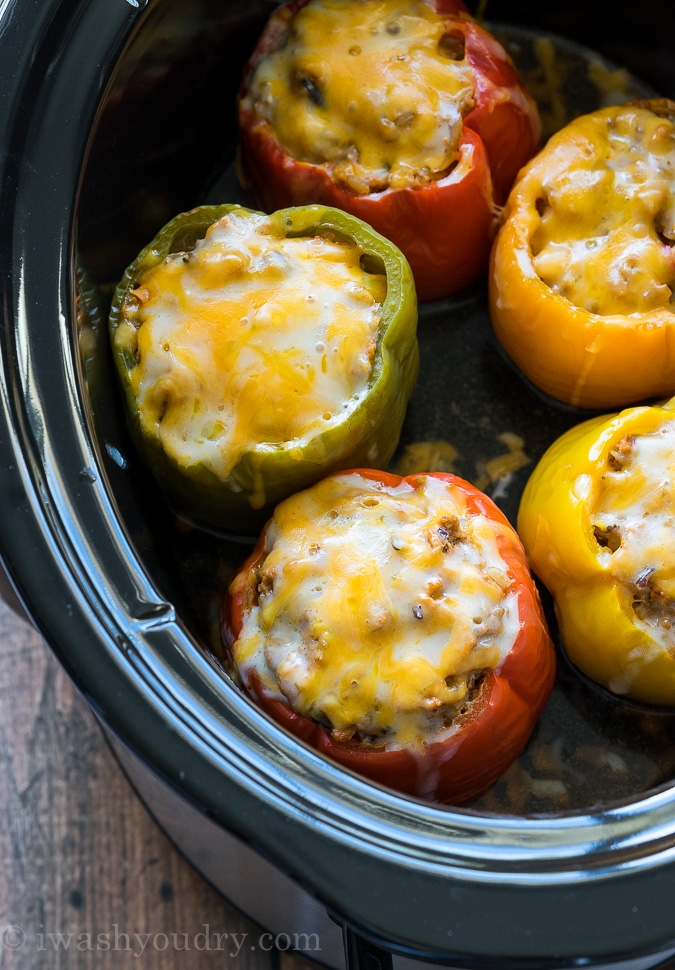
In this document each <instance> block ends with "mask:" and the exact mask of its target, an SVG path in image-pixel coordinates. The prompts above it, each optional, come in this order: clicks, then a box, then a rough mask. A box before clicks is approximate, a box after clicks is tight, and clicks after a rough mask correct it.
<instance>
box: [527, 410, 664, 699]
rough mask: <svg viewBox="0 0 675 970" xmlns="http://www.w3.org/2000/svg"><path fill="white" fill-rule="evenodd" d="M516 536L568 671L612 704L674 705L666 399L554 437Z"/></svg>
mask: <svg viewBox="0 0 675 970" xmlns="http://www.w3.org/2000/svg"><path fill="white" fill-rule="evenodd" d="M518 531H519V533H520V536H521V539H522V541H523V545H524V546H525V551H526V552H527V555H528V558H529V560H530V564H531V566H532V568H533V570H534V571H535V572H536V573H537V574H538V575H539V576H540V577H541V579H542V580H543V581H544V583H545V584H546V586H547V587H548V588H549V590H550V591H551V593H552V594H553V597H554V600H555V608H556V613H557V615H558V621H559V623H560V631H561V636H562V640H563V643H564V645H565V648H566V650H567V653H568V656H569V658H570V660H571V661H572V662H573V663H574V664H576V665H577V666H578V667H580V668H581V670H583V671H584V672H585V673H586V674H588V676H589V677H591V678H593V680H595V681H597V682H598V683H599V684H602V685H603V686H604V687H606V688H608V689H609V690H610V691H613V692H614V693H616V694H620V695H624V696H627V697H630V698H633V699H635V700H639V701H645V702H647V703H651V704H661V705H675V398H673V399H672V400H670V401H669V402H668V403H666V404H664V405H662V406H657V407H633V408H629V409H628V410H625V411H622V412H621V413H620V414H618V415H615V416H611V415H610V416H607V415H605V416H604V417H599V418H593V419H591V420H590V421H586V422H584V423H583V424H580V425H578V426H577V427H575V428H572V430H570V431H568V432H567V433H566V434H564V435H563V436H562V437H561V438H559V439H558V440H557V441H556V442H555V443H554V444H553V445H552V446H551V447H550V448H549V450H548V451H547V452H546V454H545V455H544V456H543V458H542V459H541V461H540V462H539V464H538V465H537V467H536V469H535V470H534V472H533V474H532V476H531V478H530V480H529V482H528V484H527V487H526V489H525V492H524V494H523V498H522V502H521V506H520V512H519V516H518Z"/></svg>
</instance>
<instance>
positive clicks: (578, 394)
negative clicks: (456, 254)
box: [490, 99, 675, 408]
mask: <svg viewBox="0 0 675 970" xmlns="http://www.w3.org/2000/svg"><path fill="white" fill-rule="evenodd" d="M674 159H675V102H672V101H667V100H665V99H655V100H652V101H638V102H634V103H632V104H627V105H623V106H620V107H612V108H604V109H602V110H601V111H596V112H594V113H593V114H590V115H585V116H584V117H581V118H577V119H576V120H575V121H572V122H571V124H569V125H567V127H566V128H563V129H562V131H560V132H558V133H557V134H556V135H554V136H553V137H552V138H551V139H550V141H549V142H548V144H547V145H546V147H545V148H544V149H543V151H541V152H540V153H539V154H538V155H537V156H536V157H535V158H534V159H533V160H532V161H531V162H530V164H529V165H528V166H527V167H526V168H525V170H524V171H523V172H522V173H521V175H520V177H519V178H518V181H517V182H516V184H515V186H514V188H513V191H512V192H511V195H510V197H509V200H508V203H507V206H506V210H505V222H504V225H503V226H502V228H501V230H500V232H499V235H498V236H497V239H496V241H495V245H494V249H493V254H492V265H491V272H490V312H491V315H492V321H493V324H494V327H495V331H496V333H497V337H498V338H499V340H500V341H501V343H502V345H503V347H504V348H505V350H506V351H507V353H508V354H509V355H510V357H511V358H512V359H513V360H514V361H515V363H516V364H517V365H518V367H519V368H520V369H521V370H522V372H523V373H524V374H525V375H526V376H527V377H528V378H529V379H530V380H531V381H533V382H534V384H536V385H537V386H538V387H539V388H541V389H542V390H543V391H545V392H546V393H547V394H550V395H552V396H553V397H555V398H558V399H559V400H561V401H564V402H566V403H567V404H572V405H575V406H579V407H585V408H607V407H618V406H621V405H626V404H633V403H635V402H637V401H641V400H644V399H645V398H649V397H662V396H664V395H670V394H673V393H674V392H675V302H674V298H673V293H674V292H675V163H674Z"/></svg>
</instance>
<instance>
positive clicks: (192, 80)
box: [0, 0, 675, 968]
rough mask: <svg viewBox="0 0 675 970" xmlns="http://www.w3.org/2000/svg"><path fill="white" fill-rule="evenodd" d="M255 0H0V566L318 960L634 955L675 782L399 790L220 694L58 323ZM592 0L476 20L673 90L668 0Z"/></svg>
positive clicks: (154, 789) (193, 181)
mask: <svg viewBox="0 0 675 970" xmlns="http://www.w3.org/2000/svg"><path fill="white" fill-rule="evenodd" d="M271 6H272V4H271V3H268V2H263V0H230V2H226V0H194V2H192V3H191V4H185V3H184V2H179V0H148V2H144V0H89V2H87V3H82V2H79V0H41V2H39V3H26V2H21V0H4V2H0V146H1V147H2V154H1V156H0V193H1V194H0V259H1V260H2V281H3V284H2V285H3V300H2V313H3V341H2V409H1V410H2V413H1V417H0V449H1V454H2V463H1V467H0V495H1V496H2V509H3V513H2V525H1V529H0V531H1V552H2V557H3V560H4V561H5V563H6V565H7V567H8V569H9V571H10V573H11V576H12V578H13V580H14V583H15V585H16V588H17V590H18V592H19V594H20V596H21V599H22V601H23V603H24V604H25V606H26V608H27V611H28V612H29V614H30V616H31V617H32V619H33V621H34V622H35V624H36V625H37V626H38V628H39V629H40V630H41V632H42V633H43V634H44V636H45V637H46V639H47V640H48V641H49V643H50V644H51V645H52V647H53V649H54V651H55V652H56V654H57V655H58V657H59V658H60V660H61V662H62V663H63V664H64V666H65V667H66V669H67V671H68V672H69V673H70V675H71V676H72V678H73V679H74V681H75V682H76V683H77V684H78V685H79V687H80V689H81V690H82V691H83V692H84V694H85V696H86V697H87V699H88V700H89V702H90V703H91V705H92V707H93V708H94V710H95V711H96V713H97V714H98V715H99V716H100V718H101V719H102V721H103V722H104V724H105V725H106V726H107V729H108V730H109V731H110V732H111V734H112V735H113V736H114V737H115V739H116V741H115V744H116V748H117V750H118V752H119V754H120V757H121V758H122V760H123V762H124V763H125V765H126V767H127V770H128V771H129V773H130V775H131V776H132V778H133V780H134V781H135V783H136V785H137V787H138V789H139V790H140V791H141V793H142V794H143V795H144V797H145V798H146V800H147V802H148V804H149V805H150V807H151V808H152V810H153V811H154V812H155V814H156V816H157V817H158V819H159V820H160V822H161V823H162V824H163V826H164V827H165V828H166V829H167V831H168V832H169V834H170V835H172V837H173V838H174V839H175V841H176V842H177V844H178V845H179V846H180V847H181V848H183V849H184V851H186V853H187V854H188V856H189V857H191V858H192V859H193V861H195V863H196V864H197V865H198V867H199V868H201V870H202V871H203V872H205V874H206V875H207V876H208V877H209V878H210V879H211V881H212V882H213V883H214V884H215V885H216V886H217V887H219V888H220V889H222V890H223V891H224V892H225V893H226V895H228V896H230V898H232V900H233V902H235V903H236V904H238V905H239V906H240V907H241V908H242V909H244V910H245V911H246V912H248V913H249V914H250V915H251V916H253V917H254V918H255V919H257V920H258V921H260V922H262V923H264V924H265V925H267V926H269V928H270V929H272V930H273V931H274V932H299V933H312V932H319V933H320V934H321V939H322V952H321V953H320V954H314V955H315V956H317V955H318V956H319V957H320V958H321V959H323V960H325V961H326V962H328V963H331V964H332V965H334V966H340V965H341V964H342V960H343V957H342V953H341V949H340V940H341V937H340V933H341V931H340V928H339V926H338V923H343V924H344V925H346V926H347V927H348V929H349V932H348V933H347V939H348V942H350V948H349V958H350V961H353V960H356V959H358V958H359V956H360V957H361V958H364V955H365V958H368V959H370V960H371V965H372V961H373V960H376V957H377V951H376V947H377V946H378V945H380V946H381V947H382V948H383V949H385V950H387V949H388V950H392V951H394V952H395V953H396V954H397V956H396V961H397V962H398V961H400V962H401V965H403V963H404V962H407V961H408V960H409V959H413V958H423V959H426V960H432V961H438V962H444V963H446V964H451V965H453V966H457V967H488V966H497V965H498V966H499V967H501V968H508V967H514V968H515V967H518V968H525V967H532V968H534V967H537V968H546V967H558V966H573V965H588V964H602V965H606V964H614V963H620V964H622V965H624V964H625V965H626V966H632V967H635V968H638V967H648V966H653V965H655V964H656V963H658V962H660V961H661V960H663V959H664V958H665V957H666V955H667V954H668V953H672V952H673V951H675V906H673V898H674V894H675V788H674V787H672V786H666V787H663V788H661V789H659V790H656V791H653V792H651V793H650V794H649V795H648V796H647V797H643V798H640V799H637V800H632V801H630V802H628V803H625V804H614V805H608V806H607V807H606V808H604V809H603V810H602V811H599V812H595V813H593V814H587V815H580V814H567V815H559V816H550V817H545V818H512V817H496V816H486V815H480V814H478V813H475V812H472V811H470V810H453V809H446V808H442V807H438V806H434V805H427V804H421V803H417V802H415V801H412V800H409V799H405V798H402V797H398V796H396V795H395V794H392V793H390V792H387V791H384V790H379V789H378V788H376V787H373V786H371V785H368V784H366V783H365V782H363V781H361V780H359V779H358V778H356V777H352V776H351V775H349V774H347V773H345V772H343V771H341V770H339V769H338V768H337V767H335V766H334V765H332V764H330V763H328V762H326V761H325V760H323V759H322V758H321V757H319V756H318V755H316V754H315V753H313V752H312V751H310V750H308V749H306V748H304V747H303V746H302V745H301V744H300V743H298V742H296V741H295V740H293V739H292V738H290V737H288V736H287V735H286V734H285V733H284V732H283V731H281V730H280V729H279V728H277V727H276V726H275V725H274V724H272V723H270V722H269V721H268V720H267V719H266V718H265V716H264V715H262V714H261V713H260V712H258V711H257V710H256V709H255V708H254V707H252V706H251V705H250V704H249V703H248V702H247V701H246V700H245V699H244V698H243V697H242V696H241V695H240V694H239V693H237V692H236V691H235V690H227V689H223V687H224V684H223V674H222V672H221V671H220V670H219V669H218V667H217V665H216V664H214V662H213V661H212V660H211V659H210V658H209V656H208V654H207V653H206V652H205V651H204V650H203V648H202V646H201V645H200V644H199V643H198V642H197V641H196V640H195V639H194V637H193V636H192V635H191V633H190V632H189V630H188V628H187V627H186V626H185V624H184V622H183V621H182V619H181V615H182V610H181V603H182V593H181V590H180V588H178V584H177V582H176V578H175V576H174V575H172V574H171V571H170V570H168V569H167V568H166V565H165V562H164V560H163V557H162V548H161V537H159V536H157V535H154V534H153V533H152V530H151V529H149V528H148V522H149V521H151V518H152V514H151V507H152V504H153V502H154V500H155V496H154V495H153V493H152V490H148V485H147V479H146V478H145V476H144V473H143V472H142V471H141V470H140V469H138V468H137V467H136V464H135V463H134V461H133V460H129V456H128V450H127V448H126V445H125V442H126V439H125V437H124V435H125V432H124V429H123V427H122V423H121V420H120V418H119V415H118V409H117V403H116V400H117V399H116V396H115V391H114V388H113V385H112V380H111V375H110V372H109V366H108V363H107V362H106V361H104V360H103V359H101V358H100V355H99V354H98V351H97V343H96V340H97V333H96V328H95V327H94V330H93V331H91V330H90V331H87V330H84V331H83V330H82V328H78V325H77V321H78V319H79V317H78V307H77V296H76V273H77V268H78V265H79V264H80V262H84V264H85V265H86V266H88V267H90V268H93V270H92V271H94V272H96V271H97V270H101V273H102V275H104V276H105V275H106V273H107V277H108V278H110V277H111V275H112V274H114V272H119V271H120V270H121V269H122V268H123V267H124V265H125V264H126V262H128V261H129V260H130V259H131V258H132V257H133V256H134V255H135V253H136V252H137V251H138V249H140V248H141V246H142V245H143V244H144V243H145V242H147V239H149V238H151V236H152V234H153V233H154V231H155V229H156V228H157V226H158V225H161V223H162V222H163V221H165V219H166V218H168V217H169V216H171V215H173V214H174V213H175V212H177V211H179V210H180V209H183V208H186V207H189V206H190V205H192V204H193V203H194V193H195V191H196V190H197V188H198V187H199V186H200V185H202V184H203V183H204V181H205V180H206V179H208V177H209V174H210V173H209V169H210V167H211V166H212V165H213V163H214V160H216V159H217V158H218V157H221V156H222V155H223V154H224V153H226V151H227V149H228V145H229V144H230V143H231V142H232V140H233V126H232V117H233V111H232V102H233V96H234V92H235V91H236V87H237V83H238V78H239V72H240V69H241V65H242V63H243V61H244V59H245V57H246V53H247V51H248V50H250V48H251V46H252V43H253V41H254V39H255V36H256V34H257V31H258V30H259V27H260V25H261V23H262V22H263V20H264V18H265V16H266V15H267V14H268V13H269V10H270V9H271ZM589 7H590V5H588V4H581V3H571V4H564V5H552V6H549V5H546V7H544V6H543V5H540V4H538V3H533V2H532V3H521V4H517V5H513V4H508V3H506V2H504V3H499V2H498V0H495V2H494V3H493V4H491V5H490V10H489V14H490V16H492V17H494V18H495V19H509V20H512V21H519V22H521V23H527V24H528V25H530V26H536V27H538V28H541V29H544V30H552V31H555V32H557V33H561V34H567V35H568V36H571V37H573V38H576V39H577V40H579V41H581V42H583V43H585V44H587V45H588V46H589V47H592V48H596V49H599V50H601V51H603V52H604V53H606V54H607V55H608V56H611V57H613V58H614V60H615V61H617V62H620V63H623V64H624V65H625V66H626V67H628V68H629V69H632V70H633V71H634V72H635V73H636V74H638V75H641V76H642V77H643V78H644V79H645V80H646V81H648V82H650V83H651V84H652V85H653V86H654V87H655V88H657V89H658V90H659V91H660V93H662V94H669V95H670V96H671V97H672V96H673V95H674V93H675V74H674V71H673V65H672V58H671V57H668V56H667V54H668V48H667V47H664V37H666V38H668V40H667V43H669V44H670V45H671V50H670V53H671V54H672V36H673V31H672V26H673V24H672V17H673V10H672V5H671V3H670V0H653V2H652V0H646V2H645V3H644V4H643V5H642V7H641V10H640V24H641V26H640V30H639V32H637V31H636V30H635V29H633V28H631V29H632V36H631V37H630V43H629V41H628V39H627V36H626V35H627V32H628V30H629V24H628V20H627V19H626V20H624V21H623V22H619V21H617V19H616V18H617V16H619V14H618V13H617V8H616V5H614V4H612V3H610V2H604V0H603V2H601V3H595V4H593V5H592V9H589ZM100 336H101V335H100V333H99V334H98V337H99V338H100ZM327 913H329V914H331V915H330V916H328V915H327ZM361 937H363V938H364V939H365V940H367V941H368V942H367V943H366V944H364V945H363V946H360V945H359V938H361ZM369 948H370V949H369ZM380 957H381V954H380Z"/></svg>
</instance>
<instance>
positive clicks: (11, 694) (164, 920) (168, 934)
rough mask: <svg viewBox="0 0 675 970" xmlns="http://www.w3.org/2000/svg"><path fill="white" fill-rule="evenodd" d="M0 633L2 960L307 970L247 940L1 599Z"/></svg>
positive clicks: (250, 928)
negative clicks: (166, 834) (151, 813)
mask: <svg viewBox="0 0 675 970" xmlns="http://www.w3.org/2000/svg"><path fill="white" fill-rule="evenodd" d="M0 631H1V636H0V941H1V942H4V945H0V970H65V968H67V970H93V968H96V970H108V968H111V967H114V968H115V970H127V968H131V967H134V968H136V970H138V968H141V970H160V968H161V970H168V968H171V970H173V968H180V970H192V968H199V970H211V968H215V967H218V968H219V970H312V968H314V967H315V966H316V964H313V963H310V962H309V961H306V960H304V959H302V958H300V957H299V956H294V955H292V954H289V953H283V954H282V953H278V952H271V953H268V952H264V951H263V950H261V949H260V948H258V947H256V949H255V950H252V949H251V945H250V944H251V941H253V943H254V944H255V942H256V940H258V939H259V936H260V931H259V929H257V928H256V927H255V926H254V925H253V924H252V923H250V922H249V921H248V920H246V919H245V918H244V917H243V916H241V915H240V914H239V913H237V912H236V911H235V910H234V909H233V908H232V907H231V906H229V905H228V904H227V903H226V902H225V901H224V900H223V899H222V898H221V897H220V896H219V895H218V894H217V893H216V892H215V891H214V890H213V889H211V887H210V886H209V885H207V883H206V882H205V881H204V880H203V879H202V878H201V877H200V876H199V875H198V874H197V873H196V872H195V871H194V870H193V869H192V868H191V867H190V866H189V864H188V863H187V862H186V861H185V860H184V859H183V858H182V857H181V856H180V855H179V854H178V853H177V852H176V851H175V850H174V849H173V847H172V846H171V844H170V843H169V842H168V840H167V839H166V838H165V837H164V836H163V835H162V833H161V832H160V830H159V829H158V828H157V827H156V825H155V824H154V822H153V821H152V820H151V819H150V817H149V816H148V814H147V813H146V811H145V809H144V808H143V806H142V804H141V803H140V802H139V800H138V799H137V798H136V796H135V795H134V793H133V792H132V790H131V788H130V786H129V784H128V783H127V781H126V779H125V777H124V775H123V774H122V772H121V771H120V769H119V767H118V765H117V762H116V761H115V760H114V758H113V756H112V754H111V753H110V750H109V749H108V747H107V745H106V743H105V741H104V738H103V735H102V733H101V731H100V729H99V727H98V725H97V723H96V721H95V719H94V717H93V715H92V714H91V713H90V711H89V709H88V707H87V705H86V703H85V702H84V700H83V699H82V698H81V697H80V696H79V695H78V693H77V692H76V691H75V689H74V688H73V687H72V685H71V684H70V682H69V680H68V679H67V677H66V676H65V674H64V673H63V671H62V670H61V668H60V667H59V665H58V663H57V662H56V660H55V659H54V657H53V656H52V655H51V653H50V651H49V650H48V648H47V647H46V646H45V644H44V643H43V641H42V640H41V638H40V637H39V635H38V634H37V633H36V632H35V631H34V630H33V629H32V628H31V627H30V626H29V625H28V624H27V623H25V622H23V621H22V620H20V619H19V618H18V617H17V616H15V615H14V614H13V613H12V612H11V611H10V610H9V608H8V607H7V606H5V605H4V603H2V602H0ZM204 924H206V925H207V926H208V929H209V937H208V940H207V938H206V936H205V934H204ZM12 928H14V929H12ZM200 933H201V934H204V935H203V936H201V937H200V936H199V934H200ZM218 933H220V934H228V936H227V937H222V938H220V939H218V938H217V937H216V936H215V934H218ZM125 934H126V936H125ZM135 934H139V936H136V935H135ZM174 934H176V936H175V937H174ZM184 934H186V935H185V936H184ZM233 934H234V936H233ZM241 934H247V936H246V937H245V938H244V937H242V936H241ZM127 937H128V939H127ZM243 939H246V944H245V945H243V944H242V943H241V941H242V940H243ZM18 944H21V945H18ZM13 946H16V948H15V949H12V947H13ZM186 946H187V947H189V949H186ZM218 946H219V948H217V947H218Z"/></svg>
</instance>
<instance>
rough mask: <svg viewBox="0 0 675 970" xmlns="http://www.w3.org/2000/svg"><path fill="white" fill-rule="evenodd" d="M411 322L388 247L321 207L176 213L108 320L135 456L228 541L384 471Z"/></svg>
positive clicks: (401, 407) (413, 357)
mask: <svg viewBox="0 0 675 970" xmlns="http://www.w3.org/2000/svg"><path fill="white" fill-rule="evenodd" d="M416 324H417V308H416V300H415V289H414V284H413V280H412V275H411V272H410V267H409V266H408V264H407V262H406V260H405V258H404V257H403V255H402V254H401V253H400V251H399V250H398V249H397V248H396V247H395V246H393V245H392V244H391V243H389V242H388V241H387V240H385V239H383V238H382V237H381V236H379V235H378V234H377V233H375V232H373V231H372V230H371V229H370V228H369V227H368V226H366V225H365V224H364V223H362V222H361V221H360V220H359V219H356V218H354V217H353V216H349V215H346V214H345V213H342V212H336V211H335V210H332V209H328V208H325V207H323V206H305V207H301V208H297V209H287V210H284V211H281V212H276V213H274V214H273V215H271V216H266V215H263V214H261V213H257V212H253V211H251V210H249V209H245V208H242V207H241V206H233V205H224V206H203V207H201V208H199V209H195V210H194V211H192V212H188V213H185V214H183V215H180V216H178V217H177V218H176V219H174V220H173V221H172V222H170V223H169V224H168V225H167V226H166V227H165V228H164V229H163V230H162V231H161V232H160V233H159V235H158V236H157V238H156V239H155V240H153V242H152V243H150V245H149V246H148V247H147V248H146V249H144V250H143V252H142V253H141V254H140V256H139V257H138V258H137V259H136V260H135V261H134V262H133V263H132V264H131V266H130V267H129V269H128V270H127V272H126V273H125V275H124V278H123V280H122V282H121V283H120V285H119V287H118V288H117V292H116V294H115V299H114V301H113V306H112V310H111V315H110V329H111V338H112V344H113V350H114V355H115V360H116V364H117V369H118V372H119V376H120V378H121V382H122V386H123V390H124V395H125V401H126V406H127V413H128V417H129V422H130V427H131V430H132V434H133V436H134V438H135V441H136V444H137V446H138V448H139V450H140V452H141V454H142V455H143V457H144V458H145V460H146V462H147V464H148V465H149V467H150V469H151V470H152V471H153V472H154V473H155V475H156V476H157V477H158V479H159V480H160V482H161V483H162V484H163V486H164V487H165V490H166V492H167V493H168V495H169V496H170V498H171V499H172V501H173V503H174V504H175V506H176V507H177V509H178V510H180V511H182V512H184V513H186V514H187V515H189V516H190V517H192V518H194V519H196V520H199V521H202V522H204V523H206V524H209V525H213V526H216V527H220V528H225V529H229V530H231V531H237V532H242V531H246V530H248V529H250V528H251V527H252V526H253V527H255V526H256V525H257V528H259V526H260V523H261V522H264V521H265V518H266V517H267V515H269V510H270V509H271V507H273V506H274V505H275V504H276V503H277V502H278V501H279V500H281V499H282V498H285V497H286V496H287V495H290V494H291V493H292V492H294V491H297V490H298V489H299V488H304V487H306V486H307V485H310V484H311V483H312V482H315V481H316V480H317V479H319V478H321V477H323V476H324V475H325V474H326V473H328V472H331V471H334V470H336V469H339V468H344V467H349V466H350V465H352V464H353V463H354V462H355V461H361V462H363V461H366V460H367V461H368V462H370V463H373V464H382V465H386V463H387V462H388V461H389V458H390V457H391V455H392V453H393V451H394V448H395V447H396V443H397V441H398V437H399V433H400V429H401V424H402V421H403V416H404V413H405V407H406V403H407V400H408V397H409V396H410V393H411V391H412V388H413V386H414V383H415V380H416V377H417V370H418V349H417V341H416ZM266 509H267V510H268V511H267V512H265V510H266Z"/></svg>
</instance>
